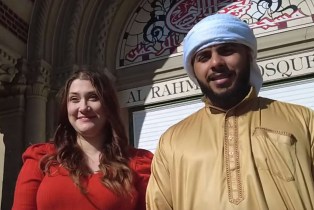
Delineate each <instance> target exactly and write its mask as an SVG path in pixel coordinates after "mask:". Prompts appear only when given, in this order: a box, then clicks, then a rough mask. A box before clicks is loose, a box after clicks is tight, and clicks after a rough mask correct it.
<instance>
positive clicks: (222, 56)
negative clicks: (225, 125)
mask: <svg viewBox="0 0 314 210" xmlns="http://www.w3.org/2000/svg"><path fill="white" fill-rule="evenodd" d="M193 61H194V63H193V68H194V73H195V76H196V78H197V80H198V82H199V85H200V88H201V90H202V91H203V93H204V94H205V95H206V96H207V97H208V98H209V100H210V101H211V102H212V103H213V105H216V106H218V107H220V108H225V109H228V108H231V107H232V106H234V105H236V104H237V103H238V102H240V101H241V100H242V99H243V98H244V97H245V96H246V95H247V93H248V92H249V89H250V84H249V80H250V49H249V48H248V47H246V46H244V45H241V44H235V43H225V44H219V45H214V46H210V47H207V48H205V49H202V50H200V51H199V52H197V53H196V55H195V57H194V60H193Z"/></svg>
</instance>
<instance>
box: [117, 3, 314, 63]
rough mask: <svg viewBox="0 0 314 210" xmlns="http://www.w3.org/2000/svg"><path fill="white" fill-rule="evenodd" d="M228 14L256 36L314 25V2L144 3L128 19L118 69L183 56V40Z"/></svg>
mask: <svg viewBox="0 0 314 210" xmlns="http://www.w3.org/2000/svg"><path fill="white" fill-rule="evenodd" d="M214 13H229V14H232V15H235V16H237V17H239V18H241V19H242V20H243V21H245V22H246V23H248V24H249V26H250V27H251V28H252V29H253V31H254V34H255V35H256V36H257V37H260V36H266V35H269V34H274V33H280V32H283V31H287V30H293V29H297V28H303V27H308V26H310V25H314V0H220V1H219V0H144V1H142V2H141V4H140V5H138V7H137V8H136V10H135V11H134V13H133V16H132V17H131V18H130V19H129V23H128V24H127V26H126V28H125V30H124V34H123V37H122V40H121V44H120V48H119V49H120V52H119V55H118V59H119V60H118V61H117V68H123V67H127V66H130V65H138V64H141V63H144V62H149V61H152V60H156V59H162V58H165V57H170V56H176V55H179V54H182V44H181V43H182V41H183V39H184V37H185V35H186V34H187V32H188V31H189V29H191V28H192V27H193V25H195V24H196V23H197V22H198V21H200V20H201V19H202V18H204V17H205V16H208V15H211V14H214Z"/></svg>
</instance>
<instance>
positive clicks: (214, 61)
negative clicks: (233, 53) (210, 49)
mask: <svg viewBox="0 0 314 210" xmlns="http://www.w3.org/2000/svg"><path fill="white" fill-rule="evenodd" d="M224 65H225V61H224V59H223V56H221V55H219V54H218V53H216V52H215V53H212V56H211V59H210V68H211V69H212V70H213V71H215V70H216V71H217V70H219V69H221V67H222V66H224Z"/></svg>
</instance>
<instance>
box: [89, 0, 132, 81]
mask: <svg viewBox="0 0 314 210" xmlns="http://www.w3.org/2000/svg"><path fill="white" fill-rule="evenodd" d="M122 2H123V0H111V1H109V3H108V2H104V1H102V2H101V4H100V5H99V8H98V11H97V13H96V14H97V16H96V19H95V25H94V28H93V29H92V33H91V37H90V45H89V46H91V47H90V49H89V50H88V51H87V52H88V53H89V54H88V55H87V56H88V57H89V62H90V63H91V64H92V65H93V66H97V67H98V68H101V69H103V70H104V71H106V70H108V71H109V72H110V73H111V74H112V75H115V72H114V69H115V68H114V65H112V64H111V61H110V60H109V59H108V56H107V55H108V54H110V55H111V56H109V57H110V59H111V58H112V56H113V57H114V56H115V51H116V50H115V48H116V47H117V45H114V44H113V46H114V47H112V48H111V47H109V42H110V41H111V40H108V37H109V36H110V35H111V34H113V36H115V37H119V36H120V35H119V33H118V32H117V31H118V30H116V29H117V28H120V27H121V25H116V24H115V23H114V22H115V21H114V19H115V18H123V16H127V14H124V13H120V14H118V13H117V11H118V10H119V8H120V6H121V4H122ZM113 59H114V58H113Z"/></svg>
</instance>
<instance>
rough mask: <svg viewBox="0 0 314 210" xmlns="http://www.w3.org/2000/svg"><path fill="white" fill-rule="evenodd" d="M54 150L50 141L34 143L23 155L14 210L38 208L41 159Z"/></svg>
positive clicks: (41, 175) (16, 187)
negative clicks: (37, 197) (37, 198)
mask: <svg viewBox="0 0 314 210" xmlns="http://www.w3.org/2000/svg"><path fill="white" fill-rule="evenodd" d="M53 152H54V146H53V144H50V143H43V144H34V145H32V146H30V147H28V148H27V149H26V151H25V152H24V153H23V155H22V159H23V166H22V168H21V170H20V173H19V176H18V178H17V181H16V186H15V192H14V202H13V207H12V210H36V209H37V206H36V196H37V190H38V187H39V185H40V182H41V180H42V178H43V176H44V175H43V173H42V172H41V170H40V168H39V161H40V160H41V158H42V157H43V156H44V155H47V154H51V153H53Z"/></svg>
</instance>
